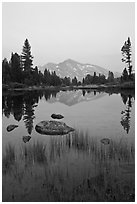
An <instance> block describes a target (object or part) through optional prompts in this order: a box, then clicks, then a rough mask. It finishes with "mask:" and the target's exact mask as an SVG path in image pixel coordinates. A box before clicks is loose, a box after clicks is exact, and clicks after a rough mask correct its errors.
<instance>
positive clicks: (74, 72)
mask: <svg viewBox="0 0 137 204" xmlns="http://www.w3.org/2000/svg"><path fill="white" fill-rule="evenodd" d="M45 68H46V69H48V70H50V71H55V72H56V74H57V75H58V76H60V77H63V78H64V77H65V76H66V77H70V78H71V79H72V78H74V77H77V79H78V80H80V81H82V79H83V77H86V75H87V74H90V75H92V76H93V75H94V72H96V74H97V75H99V74H101V75H105V76H106V77H108V72H109V70H107V69H105V68H103V67H100V66H97V65H93V64H92V65H91V64H89V63H88V64H82V63H79V62H77V61H75V60H72V59H70V58H68V59H67V60H65V61H63V62H60V63H58V64H55V63H48V64H46V65H44V66H43V67H40V69H41V71H42V70H43V72H44V70H45ZM114 76H115V77H119V76H121V74H120V73H114Z"/></svg>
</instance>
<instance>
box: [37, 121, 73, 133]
mask: <svg viewBox="0 0 137 204" xmlns="http://www.w3.org/2000/svg"><path fill="white" fill-rule="evenodd" d="M35 130H36V131H37V132H38V133H40V134H43V135H65V134H68V133H69V132H72V131H74V129H73V128H71V127H69V126H67V125H66V124H65V123H63V122H58V121H53V120H51V121H41V122H40V123H38V124H37V125H36V126H35Z"/></svg>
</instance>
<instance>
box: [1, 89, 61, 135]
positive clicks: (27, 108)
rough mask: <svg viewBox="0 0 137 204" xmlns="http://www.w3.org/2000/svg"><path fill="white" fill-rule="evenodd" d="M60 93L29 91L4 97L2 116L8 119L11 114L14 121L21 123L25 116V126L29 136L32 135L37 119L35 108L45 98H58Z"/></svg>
mask: <svg viewBox="0 0 137 204" xmlns="http://www.w3.org/2000/svg"><path fill="white" fill-rule="evenodd" d="M57 92H58V91H50V90H46V91H42V90H41V91H31V92H30V91H28V92H23V93H22V94H21V93H17V94H14V95H13V94H9V95H3V96H2V114H4V115H5V116H6V117H7V118H9V117H10V114H12V115H13V116H14V119H15V120H17V121H20V120H21V119H22V116H23V120H24V122H25V126H26V128H27V131H28V133H29V134H31V132H32V129H33V120H34V118H35V113H34V107H35V106H36V104H38V102H39V100H40V99H41V98H42V97H43V95H44V96H45V99H46V100H49V99H50V98H51V97H56V94H57Z"/></svg>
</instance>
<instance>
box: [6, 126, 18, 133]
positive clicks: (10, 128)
mask: <svg viewBox="0 0 137 204" xmlns="http://www.w3.org/2000/svg"><path fill="white" fill-rule="evenodd" d="M17 127H18V125H8V127H7V131H8V132H10V131H12V130H14V129H15V128H17Z"/></svg>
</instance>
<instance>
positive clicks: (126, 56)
mask: <svg viewBox="0 0 137 204" xmlns="http://www.w3.org/2000/svg"><path fill="white" fill-rule="evenodd" d="M121 51H122V55H123V58H122V62H125V63H126V64H127V68H128V72H129V77H131V74H132V65H131V62H132V60H131V41H130V38H129V37H128V39H127V41H125V43H124V45H123V47H122V48H121Z"/></svg>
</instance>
